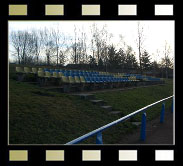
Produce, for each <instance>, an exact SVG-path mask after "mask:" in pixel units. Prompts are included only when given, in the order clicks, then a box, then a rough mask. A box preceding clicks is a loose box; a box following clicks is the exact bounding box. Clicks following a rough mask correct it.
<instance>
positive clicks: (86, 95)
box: [77, 93, 95, 100]
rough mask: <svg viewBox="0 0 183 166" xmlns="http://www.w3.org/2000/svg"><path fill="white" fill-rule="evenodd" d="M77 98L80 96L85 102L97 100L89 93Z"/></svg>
mask: <svg viewBox="0 0 183 166" xmlns="http://www.w3.org/2000/svg"><path fill="white" fill-rule="evenodd" d="M77 96H79V97H81V98H82V99H85V100H90V99H95V96H94V95H93V94H89V93H82V94H77Z"/></svg>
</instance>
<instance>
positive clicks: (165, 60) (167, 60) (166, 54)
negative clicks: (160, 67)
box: [162, 41, 173, 78]
mask: <svg viewBox="0 0 183 166" xmlns="http://www.w3.org/2000/svg"><path fill="white" fill-rule="evenodd" d="M163 53H164V58H163V59H162V63H164V65H165V70H166V78H168V68H172V66H173V63H172V60H173V59H172V60H171V58H170V57H169V56H170V54H171V47H170V45H168V43H167V41H165V47H164V51H163Z"/></svg>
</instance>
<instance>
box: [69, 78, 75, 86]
mask: <svg viewBox="0 0 183 166" xmlns="http://www.w3.org/2000/svg"><path fill="white" fill-rule="evenodd" d="M69 83H70V84H74V83H75V80H74V77H72V76H69Z"/></svg>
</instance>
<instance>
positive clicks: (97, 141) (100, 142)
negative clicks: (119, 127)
mask: <svg viewBox="0 0 183 166" xmlns="http://www.w3.org/2000/svg"><path fill="white" fill-rule="evenodd" d="M96 144H103V141H102V132H99V133H97V137H96Z"/></svg>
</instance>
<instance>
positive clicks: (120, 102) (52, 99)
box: [9, 66, 172, 144]
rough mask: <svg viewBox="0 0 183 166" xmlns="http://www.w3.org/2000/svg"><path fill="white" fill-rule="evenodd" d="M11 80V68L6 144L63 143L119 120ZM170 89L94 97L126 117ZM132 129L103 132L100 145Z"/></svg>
mask: <svg viewBox="0 0 183 166" xmlns="http://www.w3.org/2000/svg"><path fill="white" fill-rule="evenodd" d="M14 77H15V73H14V66H10V80H9V133H10V144H64V143H66V142H68V141H70V140H72V139H75V138H77V137H79V136H81V135H83V134H85V133H87V132H89V131H92V130H94V129H96V128H98V127H101V126H102V125H105V124H107V123H109V122H111V121H113V120H116V119H118V118H120V116H119V115H109V114H107V113H106V112H105V111H104V110H101V109H99V108H98V107H97V106H94V105H92V104H91V103H90V102H87V101H83V100H80V99H79V98H78V97H75V96H71V95H69V94H62V93H58V92H50V91H46V90H44V89H41V88H39V87H38V86H37V85H32V84H29V83H26V82H17V81H15V80H14V79H12V78H14ZM148 89H149V90H148ZM171 89H172V85H171V84H168V85H166V86H161V87H149V88H140V89H134V90H129V91H124V92H113V93H101V94H97V97H99V98H104V99H105V101H108V102H109V104H111V105H112V106H113V107H114V108H116V109H120V110H121V111H123V112H124V114H128V112H132V111H134V110H136V109H138V108H141V107H143V106H145V105H146V104H150V103H152V102H154V101H156V100H158V99H161V98H163V97H167V96H169V95H172V90H171ZM167 90H168V92H167ZM125 111H126V112H125ZM136 120H137V119H136ZM132 128H134V126H132V125H131V124H130V123H129V122H125V123H123V124H119V125H117V126H115V127H112V128H110V129H108V130H107V131H105V132H104V136H103V138H104V143H116V141H117V140H118V139H119V135H121V134H124V133H126V132H128V131H131V129H132ZM94 139H95V138H90V139H89V140H87V141H85V142H84V143H95V141H94Z"/></svg>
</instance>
